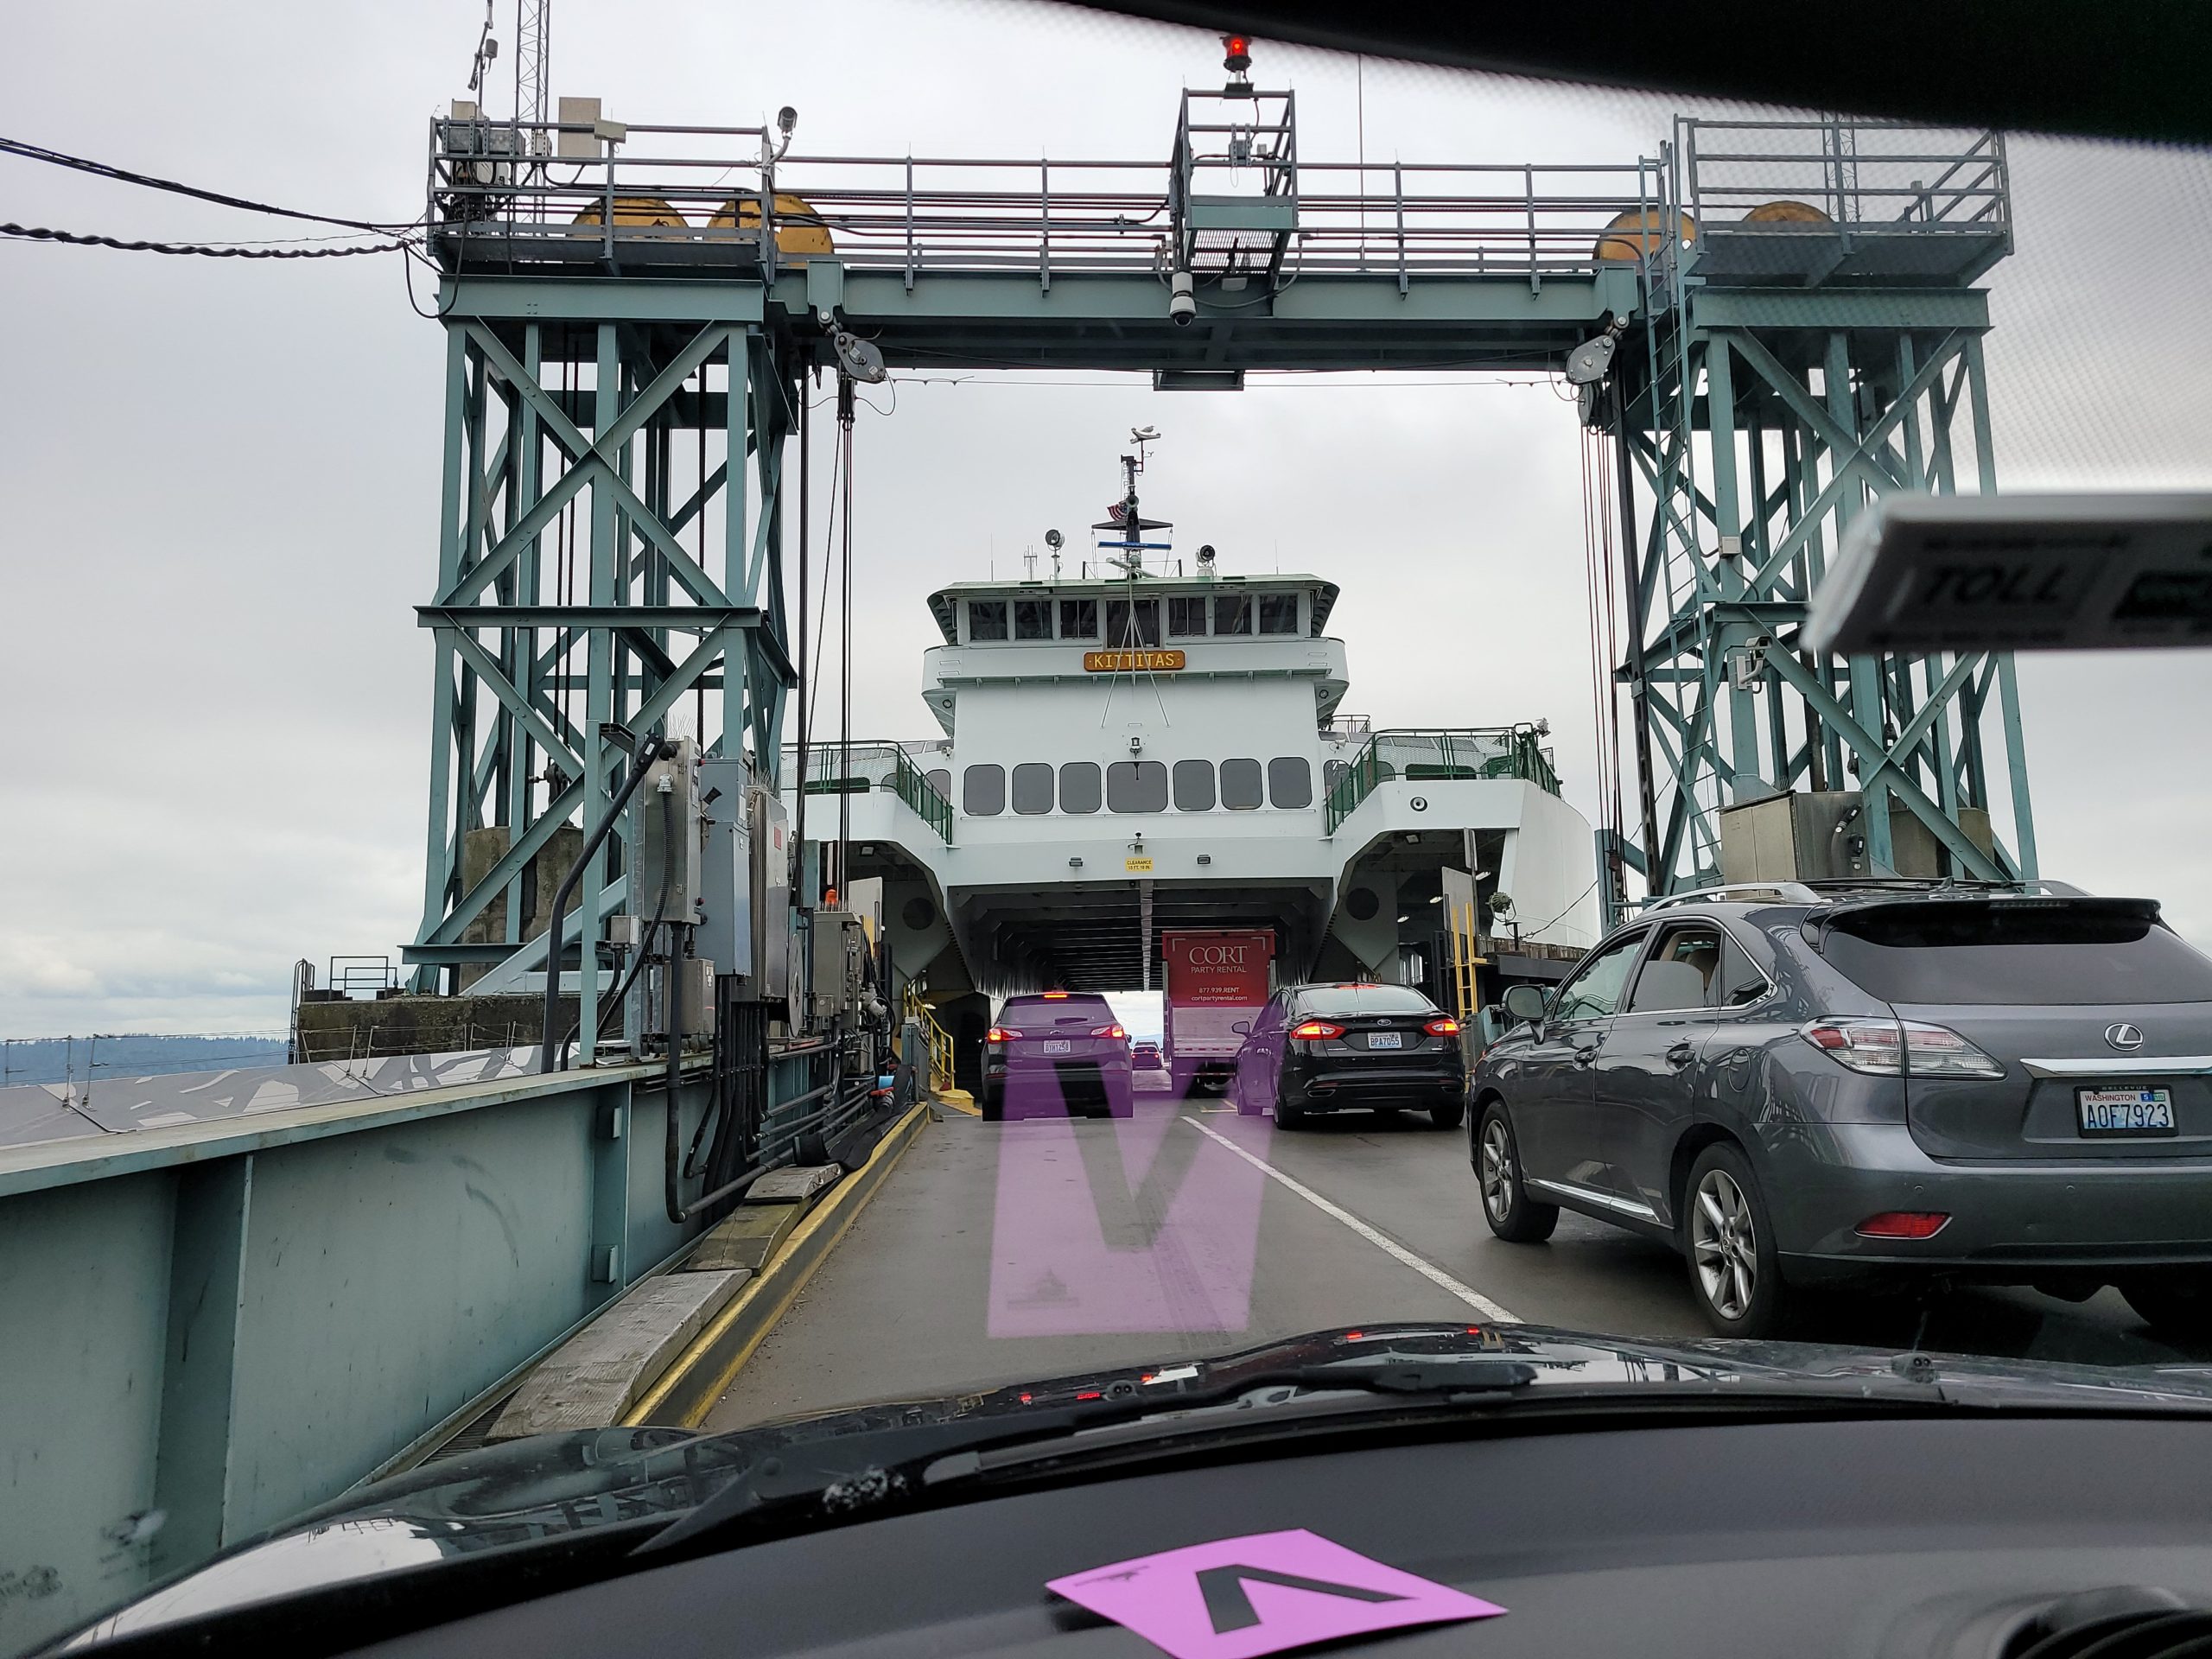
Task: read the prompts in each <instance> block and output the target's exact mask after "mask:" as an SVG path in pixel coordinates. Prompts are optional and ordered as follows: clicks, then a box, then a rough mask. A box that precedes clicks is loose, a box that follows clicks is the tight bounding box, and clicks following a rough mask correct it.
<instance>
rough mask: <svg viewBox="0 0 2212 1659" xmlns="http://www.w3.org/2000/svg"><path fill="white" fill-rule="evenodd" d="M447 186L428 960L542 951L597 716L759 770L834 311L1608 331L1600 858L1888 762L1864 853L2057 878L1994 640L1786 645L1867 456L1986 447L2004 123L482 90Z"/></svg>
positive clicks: (769, 771)
mask: <svg viewBox="0 0 2212 1659" xmlns="http://www.w3.org/2000/svg"><path fill="white" fill-rule="evenodd" d="M429 210H430V214H431V219H432V222H433V225H434V227H435V228H434V232H433V236H432V240H431V248H432V251H433V252H434V254H435V257H436V258H437V260H438V262H439V263H440V264H441V266H442V271H443V276H442V281H441V284H440V292H439V301H438V305H439V312H438V315H439V317H440V319H441V321H442V324H443V326H444V327H445V328H446V330H447V339H448V356H447V369H446V376H445V425H444V429H445V478H444V492H443V499H442V510H441V521H440V522H441V539H440V563H439V573H440V574H439V585H438V592H437V594H436V596H435V599H434V601H432V602H431V603H430V604H428V605H426V606H423V607H421V609H420V619H421V621H422V623H423V626H426V627H428V628H429V629H430V630H431V632H432V636H433V639H434V641H435V652H436V657H437V668H436V677H435V683H434V686H435V712H434V715H433V725H432V732H431V767H430V772H431V788H430V800H429V835H428V845H427V852H426V878H425V883H424V892H423V921H422V925H421V930H420V932H419V934H418V937H417V939H416V944H414V945H413V946H412V947H411V949H410V950H409V951H408V957H409V959H410V961H411V962H412V963H415V964H416V984H417V985H418V987H420V988H434V987H435V986H436V985H438V984H439V983H441V982H448V983H450V984H452V985H454V986H455V987H458V986H459V985H460V984H461V983H462V982H464V981H465V980H466V979H467V978H468V977H470V976H474V975H477V974H480V973H481V974H485V975H486V980H485V981H484V984H485V988H492V986H493V985H494V984H513V983H515V982H518V980H519V976H521V975H522V974H523V973H524V972H527V971H531V970H532V969H534V968H537V967H542V966H543V957H544V944H543V939H542V938H540V939H538V940H537V942H536V943H535V944H533V943H532V942H531V931H532V927H533V925H534V918H533V916H532V914H531V912H532V909H533V906H534V903H535V900H536V897H537V893H540V892H543V893H550V891H551V889H552V887H553V885H554V882H553V881H552V880H543V879H539V878H537V877H536V875H535V873H536V872H537V871H539V870H541V869H543V868H545V867H544V866H543V865H541V864H540V863H539V862H538V861H540V860H541V859H543V858H545V857H546V855H548V854H549V852H550V853H551V854H552V855H553V857H554V859H555V860H556V861H557V859H558V858H559V857H560V856H561V853H560V850H559V849H560V847H561V844H562V831H563V827H564V826H568V825H570V824H573V823H575V822H577V821H578V819H579V815H580V814H581V815H582V821H584V822H595V820H596V817H597V815H598V813H599V812H600V811H601V810H604V804H605V803H606V801H607V798H608V789H609V785H608V779H609V775H610V772H613V770H614V769H615V768H616V767H617V766H618V765H619V763H620V755H619V754H618V753H615V752H614V750H613V747H610V742H609V740H608V738H607V736H606V735H604V728H609V727H612V726H620V727H626V728H632V729H645V728H652V727H654V726H657V725H658V724H661V723H662V722H664V721H666V720H667V719H668V718H669V717H670V716H671V714H672V713H674V712H675V711H676V710H677V708H678V706H679V704H681V703H682V702H683V700H684V699H685V697H686V694H687V693H689V694H691V696H692V699H693V702H692V707H693V708H694V709H696V710H697V713H696V715H692V716H691V718H692V719H694V720H695V721H696V726H697V729H698V733H699V735H700V737H701V738H702V741H704V742H705V743H706V744H707V745H708V746H709V747H710V748H723V747H736V746H740V745H741V746H742V747H743V748H744V749H745V750H746V751H747V753H749V754H750V755H751V756H753V757H754V759H755V764H756V766H758V767H759V768H760V772H761V774H762V775H763V776H764V777H765V778H766V779H768V780H770V781H773V779H774V776H775V772H776V770H777V767H778V766H779V756H780V753H781V751H782V747H783V744H782V741H781V733H782V726H783V719H784V708H785V697H786V694H787V692H788V690H789V689H790V688H791V686H792V685H793V684H794V683H795V671H794V668H793V658H794V656H795V655H796V654H797V653H796V652H794V650H793V649H792V645H791V640H792V639H793V637H794V633H793V630H792V628H791V626H790V625H789V623H788V622H787V619H786V613H785V607H786V601H785V578H784V564H785V556H786V546H785V524H786V521H787V519H789V518H791V517H792V516H793V515H792V514H791V513H789V512H786V510H785V503H786V500H787V498H788V496H789V494H790V493H791V492H790V491H788V490H787V489H786V488H785V477H786V470H787V469H786V467H785V449H786V447H787V440H788V439H789V438H790V437H791V435H792V434H794V433H795V432H798V431H799V430H800V429H801V426H802V418H803V410H804V387H805V382H806V378H807V377H808V375H809V374H810V372H814V371H817V370H823V369H829V370H834V369H835V368H836V365H837V363H838V360H839V359H838V336H839V334H840V332H841V331H845V332H849V333H850V334H853V335H857V336H860V337H861V338H864V339H866V340H870V341H872V342H873V343H874V346H875V347H876V348H877V350H879V351H880V353H881V354H882V356H883V358H884V359H886V360H887V362H889V363H890V364H892V365H894V366H928V367H937V368H942V367H946V366H984V367H1001V368H1004V367H1014V368H1039V369H1068V368H1084V369H1116V370H1130V371H1149V372H1151V373H1152V374H1153V376H1154V384H1155V385H1161V386H1167V387H1179V386H1192V387H1232V386H1236V385H1242V384H1243V379H1244V377H1245V376H1246V375H1247V374H1248V373H1249V372H1265V371H1268V370H1281V369H1299V370H1309V371H1310V370H1326V369H1383V370H1391V369H1415V368H1419V369H1430V370H1433V369H1435V368H1437V367H1440V366H1446V367H1455V368H1466V369H1485V368H1487V369H1514V370H1519V371H1523V372H1525V371H1527V370H1529V369H1530V368H1553V369H1557V368H1560V367H1562V366H1563V365H1565V364H1566V362H1567V358H1568V356H1569V354H1570V353H1573V351H1574V350H1575V348H1576V347H1577V346H1583V345H1585V344H1586V343H1587V342H1589V341H1590V340H1592V339H1594V338H1596V337H1599V336H1600V335H1602V334H1605V333H1606V332H1607V331H1608V329H1609V328H1610V329H1611V332H1612V334H1613V336H1614V339H1615V343H1616V350H1615V353H1614V355H1613V358H1612V360H1611V370H1610V373H1609V375H1608V376H1607V378H1606V379H1605V381H1604V383H1602V384H1599V385H1592V386H1591V387H1589V388H1587V389H1586V401H1585V409H1584V417H1585V420H1586V423H1587V424H1589V425H1590V426H1591V427H1592V428H1593V429H1598V430H1599V431H1602V432H1605V433H1607V434H1609V435H1610V442H1611V449H1612V451H1613V463H1614V465H1615V466H1616V467H1618V480H1617V483H1618V489H1617V493H1616V506H1617V508H1618V511H1619V513H1620V526H1621V533H1622V539H1623V543H1624V545H1622V546H1621V547H1620V548H1619V549H1618V555H1617V556H1618V567H1617V570H1616V575H1617V578H1618V582H1619V585H1620V588H1621V589H1622V594H1621V600H1620V604H1621V607H1622V612H1623V615H1624V626H1625V636H1624V637H1625V639H1626V641H1627V645H1626V648H1625V650H1624V653H1623V658H1622V660H1621V662H1620V663H1618V664H1616V665H1615V667H1616V678H1617V681H1618V683H1619V685H1620V686H1621V688H1622V695H1623V696H1624V697H1625V699H1626V702H1627V705H1628V709H1629V716H1630V728H1631V730H1632V731H1633V732H1634V734H1635V735H1636V740H1637V741H1636V745H1635V747H1636V754H1637V763H1636V767H1635V772H1636V775H1635V778H1634V779H1633V782H1632V784H1631V785H1629V787H1628V788H1627V789H1624V791H1623V793H1624V797H1626V798H1632V799H1633V800H1634V801H1635V803H1636V811H1635V814H1634V823H1633V827H1632V829H1630V832H1629V833H1627V834H1624V835H1622V836H1619V837H1618V839H1616V838H1615V837H1614V836H1613V835H1612V832H1611V829H1609V828H1601V831H1600V838H1601V843H1602V846H1603V849H1604V850H1605V851H1607V852H1608V853H1611V852H1613V851H1618V855H1619V861H1620V862H1621V863H1622V864H1623V865H1625V866H1627V867H1629V868H1635V869H1638V870H1642V871H1643V872H1645V873H1646V875H1645V880H1646V883H1647V885H1648V886H1649V887H1650V888H1651V890H1653V891H1655V892H1666V891H1674V890H1676V889H1679V888H1681V887H1691V886H1697V885H1702V884H1706V883H1709V882H1711V881H1713V880H1717V879H1718V877H1717V873H1716V872H1717V866H1718V858H1717V849H1718V845H1719V832H1718V814H1719V810H1720V809H1721V808H1722V807H1724V806H1726V805H1727V804H1732V803H1734V802H1736V801H1739V800H1748V799H1753V798H1758V797H1760V796H1762V795H1764V794H1768V793H1771V792H1774V791H1778V790H1783V789H1788V788H1791V787H1799V786H1803V787H1815V788H1829V789H1834V788H1845V787H1856V788H1859V789H1860V790H1862V791H1864V796H1865V802H1866V806H1865V817H1866V826H1865V829H1866V838H1867V843H1868V850H1869V852H1870V853H1871V854H1872V857H1873V859H1874V860H1875V861H1876V862H1877V864H1878V865H1883V866H1886V865H1888V864H1890V863H1891V862H1892V861H1893V857H1894V851H1895V849H1894V842H1896V840H1897V836H1898V834H1899V833H1900V831H1901V825H1902V823H1903V820H1904V819H1908V818H1909V819H1910V820H1911V821H1913V822H1914V823H1917V824H1918V825H1920V826H1921V827H1922V829H1923V830H1924V831H1925V835H1926V837H1928V838H1929V839H1930V840H1932V844H1933V846H1934V847H1935V848H1936V849H1940V852H1938V853H1937V854H1936V857H1937V858H1938V859H1939V861H1942V862H1943V863H1944V864H1945V865H1946V867H1947V868H1950V869H1952V870H1954V871H1955V872H1957V873H1959V874H1972V875H1980V876H1998V875H2009V874H2021V875H2032V874H2034V873H2035V851H2034V839H2033V829H2032V818H2031V813H2030V809H2029V803H2028V793H2027V785H2026V777H2025V772H2024V764H2023V760H2022V752H2021V746H2020V734H2019V721H2018V700H2017V696H2016V695H2015V692H2014V689H2013V680H2012V664H2011V663H2010V661H2009V659H2007V658H2002V657H1987V656H1980V655H1974V656H1965V657H1958V658H1948V657H1938V658H1910V659H1909V658H1885V659H1875V658H1857V659H1850V660H1830V659H1823V658H1815V657H1813V656H1811V655H1808V653H1806V652H1802V650H1801V649H1800V648H1799V647H1798V646H1797V645H1796V631H1797V627H1798V624H1799V622H1800V620H1802V615H1803V613H1804V604H1805V600H1806V596H1807V594H1808V592H1809V590H1810V588H1811V585H1812V584H1813V583H1814V582H1817V581H1818V579H1819V577H1820V575H1821V569H1822V565H1823V561H1824V559H1825V557H1826V556H1827V554H1828V553H1829V552H1831V551H1832V550H1833V549H1834V545H1835V540H1836V537H1838V536H1839V535H1840V534H1841V533H1842V531H1844V529H1845V528H1846V527H1847V525H1848V524H1849V522H1850V520H1851V518H1852V516H1853V514H1854V513H1855V512H1859V511H1860V510H1861V509H1862V507H1863V505H1864V504H1865V503H1866V500H1867V499H1870V498H1871V497H1872V496H1873V495H1876V494H1879V493H1884V492H1886V491H1890V490H1896V489H1904V490H1919V489H1926V490H1951V489H1955V488H1958V487H1960V486H1961V484H1964V485H1966V486H1970V487H1973V488H1976V489H1980V490H1984V491H1986V490H1989V489H1992V488H1993V487H1994V482H1995V479H1994V473H1993V461H1992V455H1991V449H1990V442H1989V416H1988V405H1987V401H1986V396H1985V388H1984V385H1983V370H1982V358H1981V338H1982V335H1983V334H1984V333H1985V332H1986V329H1987V328H1988V326H1989V318H1988V308H1987V302H1986V295H1985V294H1984V292H1983V291H1982V290H1981V289H1979V288H1978V287H1976V286H1975V285H1974V284H1975V283H1976V281H1977V279H1978V278H1979V277H1980V276H1981V275H1982V274H1983V273H1984V272H1986V270H1988V268H1989V267H1990V266H1991V265H1992V264H1994V263H1995V262H1996V261H1997V260H1998V259H1999V258H2001V257H2003V256H2004V254H2005V252H2006V251H2009V248H2010V245H2011V223H2010V216H2009V192H2008V188H2007V182H2006V178H2005V158H2004V151H2003V149H2002V146H2001V143H2000V142H1999V139H1998V138H1997V137H1995V136H1994V135H1990V134H1946V133H1940V132H1930V131H1928V130H1921V129H1912V128H1905V127H1900V126H1896V125H1891V124H1868V123H1844V122H1840V121H1829V122H1815V121H1808V122H1798V123H1770V124H1730V125H1727V126H1725V127H1724V126H1716V125H1714V124H1700V123H1691V122H1681V123H1678V124H1676V128H1675V136H1674V138H1673V140H1672V142H1670V143H1668V144H1666V145H1663V146H1662V148H1661V152H1660V154H1659V155H1658V156H1656V157H1651V158H1646V159H1643V160H1639V161H1636V162H1628V163H1623V164H1620V165H1588V164H1586V165H1578V166H1566V167H1546V166H1537V165H1533V164H1525V163H1511V164H1496V163H1490V164H1470V165H1456V164H1421V165H1413V164H1400V163H1391V164H1388V165H1383V164H1376V165H1369V166H1361V165H1360V164H1358V163H1356V162H1312V161H1307V160H1306V159H1304V158H1302V157H1300V156H1299V154H1298V152H1297V149H1296V143H1295V132H1294V120H1293V112H1292V106H1291V103H1290V99H1289V98H1288V95H1287V94H1274V93H1269V92H1264V91H1255V90H1254V89H1251V88H1249V87H1243V86H1239V85H1237V84H1235V83H1232V85H1231V86H1229V87H1227V88H1225V89H1224V91H1223V92H1219V93H1213V92H1185V95H1184V102H1183V107H1182V111H1181V116H1180V119H1179V122H1178V123H1177V125H1176V128H1175V131H1174V136H1173V142H1172V144H1171V146H1170V153H1169V155H1168V156H1167V158H1166V159H1165V160H1162V161H1157V162H1116V161H1085V162H1067V161H1053V160H1044V161H1037V160H1027V161H1012V160H943V159H935V158H926V157H913V156H897V157H865V156H862V157H798V156H785V155H784V154H783V151H782V149H781V148H780V147H779V143H778V141H777V139H776V137H775V136H774V135H772V134H769V133H764V132H762V131H760V130H754V129H729V128H722V129H709V128H699V127H683V128H677V127H648V126H645V125H639V124H632V125H628V126H626V127H620V126H616V125H615V124H612V123H607V122H595V123H582V124H579V123H575V122H570V123H569V124H565V125H563V124H559V123H550V124H543V125H542V126H541V125H539V124H533V123H527V122H524V123H512V122H511V123H495V122H487V121H482V120H462V119H455V120H449V121H448V120H440V121H437V122H435V123H434V124H433V128H432V135H431V155H430V165H429ZM1183 273H1188V275H1189V277H1190V283H1189V284H1188V286H1189V287H1190V289H1191V290H1192V293H1193V295H1194V298H1195V302H1196V312H1197V315H1196V316H1195V318H1194V319H1193V320H1192V321H1190V322H1189V323H1188V324H1187V326H1182V325H1179V323H1178V322H1176V321H1173V320H1171V318H1170V315H1169V302H1170V296H1171V294H1172V293H1173V292H1174V291H1175V290H1176V289H1179V288H1180V287H1182V286H1183V284H1182V283H1180V282H1179V280H1178V279H1179V276H1180V275H1181V274H1183ZM1631 790H1632V795H1631V794H1630V791H1631ZM2000 799H2002V801H2003V803H2004V804H2005V805H2006V806H2008V807H2009V810H2010V820H2011V823H2012V833H2013V836H2014V837H2015V843H2014V844H2013V845H2010V846H2008V845H2007V844H2005V842H2004V841H2003V840H2001V839H1999V837H1998V836H1997V835H1996V834H1995V832H1994V829H1993V823H1992V817H1991V814H1992V810H1993V808H1994V807H1996V806H1997V805H1998V804H1999V801H2000ZM597 857H598V859H599V861H600V866H599V868H596V869H594V870H593V871H590V872H588V879H587V880H585V881H584V883H583V884H582V891H583V893H584V895H585V897H584V902H583V904H582V907H581V910H580V912H578V914H577V916H576V917H575V918H573V919H571V920H569V922H568V924H567V926H568V931H569V937H580V939H581V942H582V944H585V945H586V946H588V948H587V949H586V950H584V951H583V954H582V969H583V985H584V993H585V997H586V1001H587V1003H588V1004H589V1005H592V1006H595V1003H596V998H597V996H598V995H599V992H600V987H601V984H602V983H603V980H602V977H601V964H600V962H599V950H598V944H599V939H600V935H601V923H600V918H601V916H602V915H603V914H604V913H605V912H607V910H609V909H611V908H613V907H614V906H618V905H619V903H620V883H619V877H620V870H621V868H622V860H623V857H624V853H623V850H622V847H621V841H620V836H619V834H618V835H617V836H614V837H613V838H612V839H610V841H609V842H608V843H607V847H606V848H605V849H603V850H602V851H601V853H600V854H599V855H597ZM448 975H451V976H452V978H451V979H450V980H449V981H448V980H447V979H446V976H448ZM593 1028H594V1021H593V1020H590V1019H588V1018H587V1019H585V1020H584V1021H583V1029H584V1031H585V1032H586V1033H589V1032H590V1031H591V1030H592V1029H593ZM587 1040H588V1038H587Z"/></svg>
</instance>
